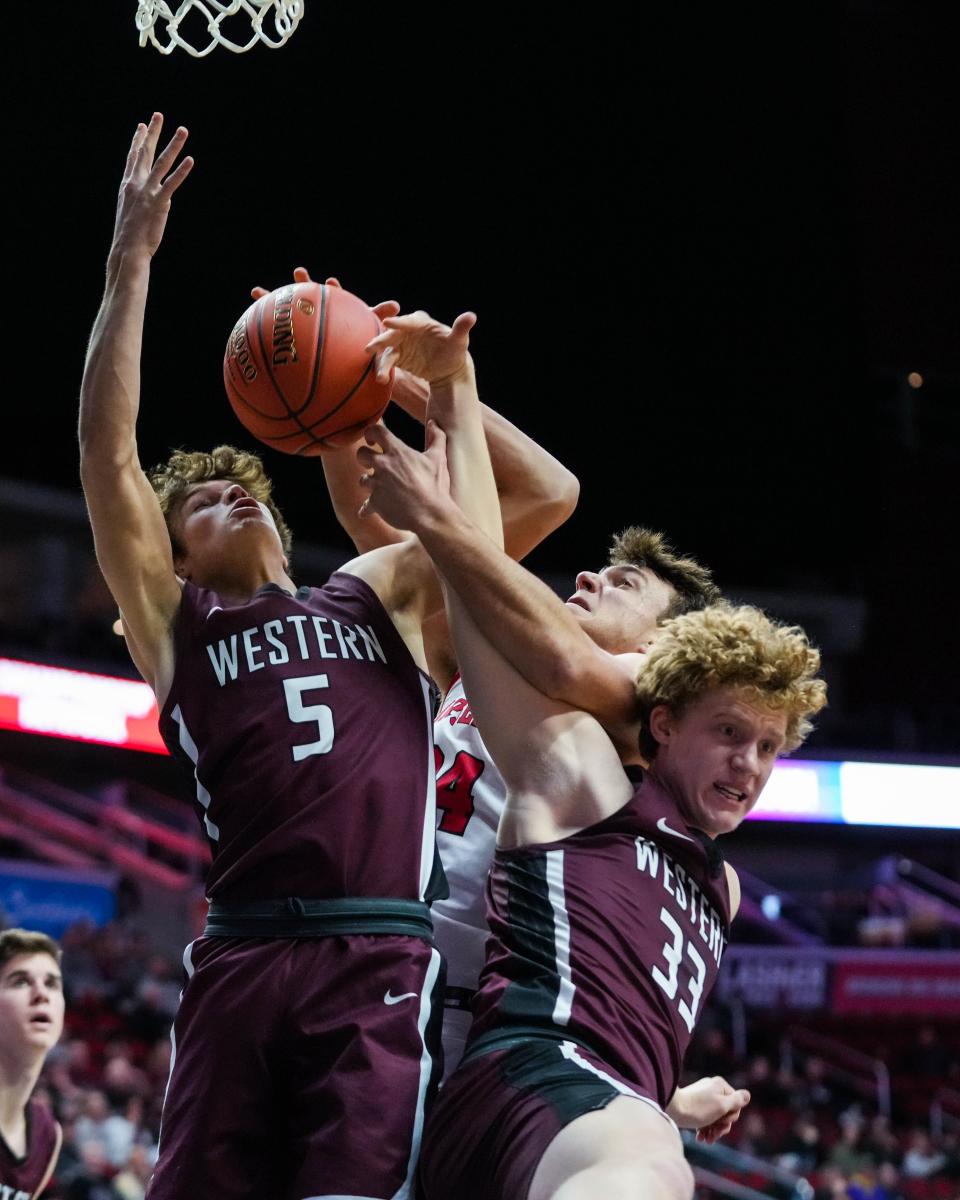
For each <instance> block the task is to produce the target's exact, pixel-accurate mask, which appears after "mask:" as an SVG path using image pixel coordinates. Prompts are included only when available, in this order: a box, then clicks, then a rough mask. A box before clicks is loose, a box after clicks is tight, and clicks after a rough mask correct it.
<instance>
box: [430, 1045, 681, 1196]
mask: <svg viewBox="0 0 960 1200" xmlns="http://www.w3.org/2000/svg"><path fill="white" fill-rule="evenodd" d="M500 1044H502V1045H505V1048H504V1049H497V1050H490V1051H488V1052H487V1053H482V1054H478V1055H476V1056H475V1057H470V1056H469V1055H468V1057H467V1059H466V1061H465V1062H464V1063H463V1064H462V1066H460V1067H459V1068H458V1069H457V1070H456V1071H454V1073H453V1075H451V1077H450V1078H449V1079H448V1080H447V1081H446V1083H444V1085H443V1087H442V1088H441V1089H440V1095H439V1097H438V1098H437V1101H436V1104H435V1105H434V1106H433V1108H432V1110H431V1114H430V1119H429V1121H428V1122H427V1131H426V1135H425V1137H424V1140H423V1151H422V1153H421V1156H420V1182H421V1187H422V1190H423V1195H424V1196H425V1198H426V1200H525V1198H526V1196H527V1193H528V1192H529V1190H530V1184H531V1182H532V1180H533V1176H534V1172H535V1171H536V1169H537V1166H538V1164H539V1162H540V1159H541V1158H542V1157H543V1155H544V1152H545V1151H546V1149H547V1147H548V1146H549V1145H550V1143H551V1142H552V1141H553V1139H554V1138H555V1137H556V1136H557V1134H558V1133H559V1132H560V1130H561V1129H563V1128H564V1127H565V1126H566V1125H569V1124H570V1122H571V1121H575V1120H576V1119H577V1117H582V1116H583V1115H584V1114H585V1113H588V1112H593V1111H594V1110H595V1109H599V1108H606V1106H607V1105H608V1104H609V1103H610V1101H611V1100H615V1099H616V1098H617V1097H618V1096H634V1097H636V1098H637V1099H639V1100H643V1101H645V1102H646V1103H647V1104H650V1105H652V1106H653V1107H654V1108H656V1109H657V1111H658V1112H661V1113H662V1112H663V1110H662V1109H661V1108H660V1106H659V1104H657V1103H656V1101H654V1100H652V1099H650V1097H648V1096H643V1095H642V1094H641V1093H639V1092H637V1091H634V1090H633V1089H632V1088H631V1087H629V1086H628V1085H627V1084H626V1083H625V1082H624V1081H623V1080H622V1079H619V1078H617V1077H616V1076H615V1075H614V1074H612V1073H611V1071H610V1068H609V1067H606V1066H605V1065H604V1064H603V1062H602V1061H601V1060H600V1059H599V1058H598V1057H597V1056H596V1055H594V1054H592V1053H591V1052H590V1051H589V1050H586V1049H584V1048H583V1047H582V1046H580V1045H578V1044H577V1043H575V1042H561V1041H557V1040H554V1039H552V1038H537V1037H533V1038H517V1039H515V1040H512V1039H511V1040H510V1041H507V1042H505V1043H503V1042H501V1043H500ZM663 1115H664V1119H665V1120H668V1121H669V1120H670V1118H669V1117H667V1116H666V1114H663ZM671 1124H672V1122H671Z"/></svg>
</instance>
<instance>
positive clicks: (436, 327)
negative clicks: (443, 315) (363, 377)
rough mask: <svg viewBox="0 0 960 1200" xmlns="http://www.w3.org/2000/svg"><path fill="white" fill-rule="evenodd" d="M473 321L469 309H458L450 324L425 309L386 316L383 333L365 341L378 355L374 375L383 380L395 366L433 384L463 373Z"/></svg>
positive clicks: (472, 314)
mask: <svg viewBox="0 0 960 1200" xmlns="http://www.w3.org/2000/svg"><path fill="white" fill-rule="evenodd" d="M476 323H477V318H476V316H475V315H474V313H472V312H465V313H461V314H460V316H459V317H457V319H456V320H455V321H454V323H453V325H452V326H450V325H443V324H441V323H440V322H439V321H435V320H434V319H433V317H431V316H430V314H429V313H425V312H415V313H410V314H409V315H408V316H405V317H386V318H385V319H384V322H383V325H384V330H383V333H381V334H379V335H378V336H377V337H375V338H374V339H373V340H372V341H371V342H369V343H368V344H367V350H368V351H370V352H371V353H373V354H376V355H377V378H378V379H379V380H380V381H381V382H386V380H387V379H389V378H390V372H391V371H392V370H393V369H394V368H399V369H401V370H404V371H409V372H410V374H411V375H419V377H420V378H421V379H426V380H427V381H428V382H429V383H431V384H433V385H437V384H443V383H450V382H452V381H453V380H455V379H457V378H460V377H465V376H466V375H467V373H468V372H469V370H470V367H469V355H468V350H469V347H470V330H471V329H472V328H473V327H474V325H476Z"/></svg>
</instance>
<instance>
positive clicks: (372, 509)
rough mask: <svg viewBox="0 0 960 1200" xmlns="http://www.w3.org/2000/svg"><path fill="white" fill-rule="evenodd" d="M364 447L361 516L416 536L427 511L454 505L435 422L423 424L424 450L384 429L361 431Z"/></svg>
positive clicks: (360, 452) (359, 455) (443, 439)
mask: <svg viewBox="0 0 960 1200" xmlns="http://www.w3.org/2000/svg"><path fill="white" fill-rule="evenodd" d="M363 437H364V440H365V441H366V443H367V444H366V446H361V447H360V449H359V450H358V451H357V461H358V462H359V463H360V465H361V466H362V467H363V468H364V474H363V475H362V476H361V477H360V486H361V487H362V488H363V489H364V490H365V491H366V492H367V493H368V495H367V498H366V499H365V500H364V502H363V504H362V505H361V506H360V515H361V516H362V517H365V516H368V515H369V514H370V513H377V514H378V515H379V516H381V517H383V519H384V520H385V521H387V522H389V523H390V524H391V525H393V526H394V527H395V528H396V529H411V530H413V532H414V533H416V532H418V529H419V527H420V525H421V523H422V522H423V521H424V519H425V518H427V517H428V516H429V515H430V514H431V513H433V514H436V513H437V512H439V511H441V510H442V509H443V508H444V507H445V506H448V505H450V504H452V503H453V501H452V500H451V498H450V475H449V473H448V471H447V438H446V434H445V433H444V432H443V430H442V429H441V428H440V426H439V425H437V424H436V422H434V421H428V422H427V432H426V443H425V446H424V449H423V452H422V453H420V452H419V451H417V450H414V449H412V448H411V447H410V446H408V445H407V444H406V442H403V441H401V440H400V438H398V437H395V436H394V435H393V434H392V433H391V432H390V431H389V429H387V427H386V426H385V425H373V426H371V428H369V429H367V430H366V431H365V432H364V435H363Z"/></svg>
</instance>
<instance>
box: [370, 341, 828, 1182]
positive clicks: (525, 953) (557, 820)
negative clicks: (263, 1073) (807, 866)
mask: <svg viewBox="0 0 960 1200" xmlns="http://www.w3.org/2000/svg"><path fill="white" fill-rule="evenodd" d="M387 325H388V327H389V328H388V332H387V333H386V334H385V335H383V337H382V338H381V344H388V345H390V346H391V347H392V348H393V351H394V354H395V356H396V360H397V361H399V363H400V365H401V366H402V365H404V361H405V354H406V353H407V352H408V350H407V343H408V341H409V342H412V343H414V345H413V348H412V350H411V351H410V352H411V353H415V350H416V345H415V343H416V340H417V338H418V336H419V334H418V329H417V326H416V325H415V323H411V322H409V319H407V321H405V320H404V319H402V318H401V319H398V320H396V321H393V322H389V321H388V322H387ZM446 417H447V413H446V412H444V410H442V409H439V410H438V415H437V416H436V423H434V424H431V425H430V426H429V437H428V443H427V449H426V451H425V453H424V454H422V455H417V454H415V453H414V452H413V451H410V450H409V449H408V448H406V447H404V446H403V445H402V444H401V443H399V442H397V440H396V439H395V438H393V437H392V436H391V435H390V434H389V433H387V431H386V430H383V429H378V430H377V431H375V432H373V433H370V434H368V440H369V441H371V442H372V443H374V444H375V445H376V447H377V449H378V450H379V453H377V454H376V455H374V454H372V453H369V452H363V451H361V462H362V463H363V465H364V467H365V468H366V469H367V475H366V484H365V486H366V487H367V489H368V491H369V501H368V507H369V508H371V509H372V510H373V511H374V512H376V513H377V514H378V515H379V516H381V517H382V518H384V519H386V520H388V521H389V522H391V524H393V525H395V526H397V527H398V528H406V529H412V530H413V531H414V532H416V533H417V534H418V536H419V537H420V539H421V541H422V543H423V545H424V546H425V547H426V549H427V551H428V553H429V554H430V555H431V557H432V559H433V561H434V563H435V565H436V567H437V570H438V573H439V574H440V576H441V578H442V579H443V581H444V584H445V591H446V602H447V611H448V615H449V618H450V624H451V632H452V634H453V639H454V645H455V647H456V651H457V656H458V660H459V663H460V667H461V671H462V674H463V678H464V686H465V688H466V691H467V694H468V695H469V696H470V700H471V706H472V711H473V716H474V718H475V720H476V722H477V726H478V728H479V729H480V731H481V733H482V735H483V738H484V741H485V743H486V745H487V749H488V750H489V751H490V753H491V755H492V757H493V761H494V762H495V763H496V765H497V767H498V768H499V770H500V772H501V774H502V775H503V777H504V780H505V782H506V785H507V800H506V806H505V809H504V812H503V816H502V818H501V821H500V825H499V829H498V833H497V849H496V853H495V856H494V862H493V866H492V868H491V872H490V879H489V883H488V890H487V916H488V922H489V926H490V931H491V935H490V938H489V939H488V941H487V947H486V964H485V967H484V970H483V974H482V975H481V980H480V989H479V992H478V994H477V997H476V999H475V1002H474V1008H473V1016H474V1019H473V1025H472V1028H471V1032H470V1037H469V1040H468V1043H467V1051H466V1055H465V1057H464V1059H463V1061H462V1063H461V1065H460V1067H459V1068H458V1069H457V1070H456V1071H455V1072H454V1073H453V1075H452V1076H451V1077H450V1078H449V1079H448V1080H447V1082H446V1083H445V1085H444V1087H443V1089H442V1090H441V1093H440V1097H439V1100H438V1102H437V1105H436V1107H435V1108H434V1110H433V1113H432V1116H431V1118H430V1121H429V1122H428V1126H427V1130H426V1133H425V1137H424V1144H423V1151H422V1157H421V1181H422V1184H423V1187H424V1194H425V1196H426V1197H427V1198H428V1200H454V1198H456V1200H507V1198H508V1197H509V1198H511V1200H512V1198H514V1197H523V1198H524V1200H594V1198H595V1197H596V1196H598V1195H616V1196H624V1197H626V1196H630V1197H633V1196H636V1197H640V1196H642V1197H645V1198H650V1200H688V1198H689V1197H691V1196H692V1195H693V1175H692V1172H691V1171H690V1168H689V1167H688V1166H687V1164H686V1162H685V1160H684V1156H683V1147H682V1143H681V1140H680V1137H679V1135H678V1132H677V1125H682V1126H685V1127H688V1128H696V1129H698V1130H699V1131H700V1134H701V1136H705V1137H706V1138H707V1139H708V1140H712V1139H713V1137H714V1136H716V1133H717V1131H718V1129H721V1130H722V1129H723V1128H729V1122H730V1121H731V1119H735V1117H736V1114H737V1113H738V1112H739V1111H740V1109H742V1107H743V1105H744V1104H745V1103H746V1102H747V1101H748V1100H749V1096H748V1095H747V1094H746V1093H743V1092H740V1093H734V1092H733V1089H732V1088H730V1087H729V1085H724V1084H723V1081H716V1080H703V1081H701V1082H700V1084H698V1085H693V1087H692V1088H689V1089H680V1090H678V1089H677V1082H678V1078H679V1075H680V1070H681V1066H682V1061H683V1055H684V1052H685V1050H686V1048H687V1045H688V1044H689V1041H690V1038H691V1036H692V1033H693V1030H694V1027H695V1024H696V1021H697V1018H698V1016H699V1014H700V1012H701V1011H702V1007H703V1003H704V1001H705V999H706V997H707V996H708V994H709V992H710V989H711V987H712V986H713V984H714V982H715V981H716V978H717V975H718V972H719V967H720V962H721V959H722V957H723V952H724V949H725V947H726V945H727V939H728V937H729V930H730V923H731V921H732V919H733V917H734V915H735V914H736V911H737V908H738V905H739V899H740V893H739V883H738V880H737V876H736V872H735V871H734V870H733V869H732V868H731V867H730V866H729V865H727V864H726V863H724V861H723V857H722V855H721V853H720V851H719V849H718V847H717V846H716V841H715V839H716V838H717V837H718V836H719V835H720V834H725V833H729V832H731V831H732V830H734V829H736V827H737V826H738V825H739V824H740V823H741V821H742V820H743V819H744V817H745V816H746V815H747V814H748V813H749V812H750V810H751V809H752V808H753V806H754V805H755V804H756V803H757V800H758V799H759V797H760V794H761V792H762V790H763V788H764V785H765V784H766V782H767V780H768V779H769V777H770V773H771V771H772V770H773V766H774V763H775V762H776V759H777V756H778V755H779V754H781V753H783V752H785V751H786V750H788V749H790V748H793V747H795V746H797V745H798V744H799V743H800V742H801V741H802V739H803V737H804V736H805V734H806V732H808V730H809V728H810V722H809V718H810V717H811V716H812V715H813V714H814V713H816V712H817V711H818V710H819V709H820V708H821V707H822V706H823V704H824V703H825V700H826V688H825V685H824V684H823V682H822V681H821V680H819V679H817V678H816V672H817V670H818V668H819V655H818V654H817V652H816V650H815V649H814V648H813V647H812V646H811V645H810V644H809V642H808V641H807V639H806V637H805V635H804V634H803V633H802V632H801V631H800V630H798V629H797V628H795V627H790V626H784V625H780V624H778V623H777V622H775V621H772V620H771V619H770V618H768V617H766V616H765V615H764V614H763V613H761V612H759V611H758V610H756V609H750V608H744V607H740V608H737V607H733V606H730V605H726V604H721V605H715V606H711V607H708V608H705V609H702V610H699V611H693V612H687V613H685V614H684V615H681V616H678V617H675V618H674V619H672V620H669V621H667V622H666V623H665V624H664V625H663V627H662V628H661V630H660V631H659V633H658V635H657V637H656V639H655V640H654V642H653V645H652V647H651V648H650V649H649V651H648V653H647V655H646V662H645V667H644V670H643V671H642V672H641V673H640V677H639V678H640V682H639V685H637V684H635V685H634V694H633V705H634V708H635V709H636V708H639V716H640V721H641V727H642V733H643V737H644V740H645V743H646V745H647V757H648V759H649V768H648V769H646V770H643V769H633V770H630V769H628V771H627V772H625V770H624V767H623V765H622V763H621V756H620V754H619V753H618V752H617V750H616V748H615V747H614V745H613V743H612V741H611V739H610V737H609V736H608V735H607V733H606V731H605V730H604V728H603V726H602V725H601V724H600V722H599V721H598V720H597V718H596V717H595V716H594V715H591V714H588V713H587V712H584V711H581V710H579V709H578V708H577V707H576V706H574V705H572V704H570V703H565V702H563V701H561V700H556V699H553V698H551V697H549V696H547V695H545V694H544V692H543V691H542V690H538V689H537V688H535V687H534V686H532V685H531V682H530V681H529V679H528V678H527V677H526V671H525V670H524V669H523V668H522V667H521V669H518V664H517V662H516V661H514V658H513V656H512V654H511V653H510V649H509V647H510V646H511V645H512V643H511V640H510V637H509V636H503V637H501V633H502V628H503V626H505V625H507V624H508V623H509V622H508V621H507V619H506V616H505V613H504V611H503V610H502V609H499V610H498V611H497V612H496V613H495V614H494V619H492V620H490V619H488V614H485V613H484V612H483V611H482V603H478V599H477V598H478V595H480V596H483V597H484V598H485V599H486V598H487V597H488V596H489V595H491V594H496V586H495V584H496V582H497V580H498V579H500V580H502V579H503V578H504V577H506V578H509V577H510V574H511V572H512V573H513V575H514V576H515V575H516V572H517V571H518V570H519V571H522V568H519V567H517V564H510V565H509V567H508V566H507V565H505V564H504V563H501V562H500V561H499V560H500V559H503V558H504V557H505V556H503V555H502V552H500V551H498V550H497V540H498V537H499V526H498V519H497V512H496V503H495V498H496V494H495V488H494V487H493V479H492V474H491V472H490V467H489V460H488V459H487V458H486V457H485V456H484V455H483V454H482V453H481V454H479V455H475V456H473V457H469V458H468V459H467V461H464V457H463V456H462V453H460V451H459V449H458V441H459V438H460V435H461V431H462V430H463V428H464V423H465V420H466V418H465V416H464V415H463V414H462V413H461V414H459V415H458V417H457V420H456V422H455V423H451V424H450V431H451V432H450V444H449V445H448V444H447V439H446V434H445V428H444V419H445V418H446ZM474 419H476V418H475V417H474ZM448 455H449V456H450V458H451V459H456V461H457V462H458V469H457V470H456V472H454V471H450V472H449V473H448V470H447V460H448ZM458 455H459V457H457V456H458ZM451 480H452V485H453V486H451ZM471 518H472V520H471ZM488 568H489V569H488ZM501 568H502V570H501ZM562 622H563V618H560V617H558V618H557V621H556V623H555V627H554V630H553V632H552V633H551V634H550V635H549V636H548V638H547V641H548V642H549V641H550V640H551V638H554V637H555V639H556V640H555V645H556V647H557V648H558V649H559V651H560V652H561V653H562V649H563V645H564V642H563V635H562V634H560V633H558V632H557V631H558V630H560V629H561V628H562ZM482 623H483V624H484V628H483V630H482V631H481V628H480V626H481V624H482ZM531 643H532V644H531V646H530V647H529V657H531V658H534V659H535V658H536V656H537V653H538V652H539V653H540V654H542V653H543V646H542V644H541V643H540V642H538V639H537V637H536V631H535V629H533V630H532V632H531ZM637 687H638V688H639V692H638V691H637V690H636V689H637ZM718 1083H719V1084H720V1085H722V1086H719V1087H718ZM724 1091H725V1092H726V1094H727V1095H726V1103H724V1096H723V1095H718V1092H720V1093H722V1092H724Z"/></svg>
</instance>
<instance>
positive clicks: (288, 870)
mask: <svg viewBox="0 0 960 1200" xmlns="http://www.w3.org/2000/svg"><path fill="white" fill-rule="evenodd" d="M174 645H175V653H176V666H175V673H174V679H173V685H172V687H171V690H170V695H169V697H168V698H167V700H166V703H165V704H164V706H163V712H162V714H161V719H160V729H161V733H162V734H163V737H164V740H165V742H166V743H167V746H168V747H169V749H170V751H171V753H172V754H173V755H174V756H175V757H178V758H180V759H181V760H183V761H185V763H186V765H187V766H188V768H189V770H190V771H191V773H192V774H193V776H194V781H195V786H196V793H195V794H196V800H197V803H198V805H199V809H200V813H199V815H200V818H201V820H202V823H203V826H204V829H205V830H206V833H207V836H208V838H209V840H210V844H211V848H212V851H213V863H212V865H211V867H210V871H209V874H208V879H207V895H208V896H209V897H210V898H211V899H217V900H233V901H246V900H263V899H273V898H283V897H287V896H298V897H301V898H307V899H328V898H338V897H365V896H369V897H388V898H397V899H407V900H429V899H430V898H431V896H430V892H431V879H432V878H435V876H434V874H433V871H434V842H435V834H434V827H435V823H436V815H435V808H434V801H435V791H434V773H433V768H434V760H433V746H432V737H431V734H432V715H433V705H432V697H431V685H430V682H429V680H428V679H427V677H426V676H425V675H424V674H423V673H422V672H421V671H420V670H419V669H418V667H417V665H416V663H415V662H414V660H413V658H412V657H411V655H410V653H409V651H408V650H407V647H406V645H405V644H404V642H403V640H402V638H401V637H400V635H399V633H398V632H397V630H396V628H395V626H394V624H393V622H392V621H391V619H390V617H389V615H388V614H387V612H386V610H385V609H384V608H383V606H382V604H381V603H380V601H379V599H378V598H377V596H376V594H375V593H374V592H373V591H372V590H371V588H370V587H369V586H368V585H367V584H366V583H365V582H364V581H363V580H361V579H358V578H357V577H356V576H353V575H349V574H345V573H342V572H337V573H335V574H334V575H332V576H331V578H330V580H329V581H328V583H327V584H326V585H325V586H324V587H322V588H305V587H303V588H298V589H297V592H296V595H290V594H289V593H288V592H286V591H284V590H283V589H282V588H280V587H278V586H277V585H276V584H272V583H269V584H266V585H265V586H264V587H262V588H260V589H259V590H258V591H257V592H256V593H255V595H254V596H253V597H252V598H251V599H250V600H249V601H248V602H247V603H245V604H240V605H232V604H227V603H225V602H223V601H221V598H220V597H219V596H218V595H217V594H216V593H215V592H212V591H208V590H205V589H200V588H196V587H194V586H193V585H192V584H190V583H186V584H185V585H184V589H183V599H182V601H181V606H180V611H179V613H178V616H177V621H176V626H175V630H174Z"/></svg>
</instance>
